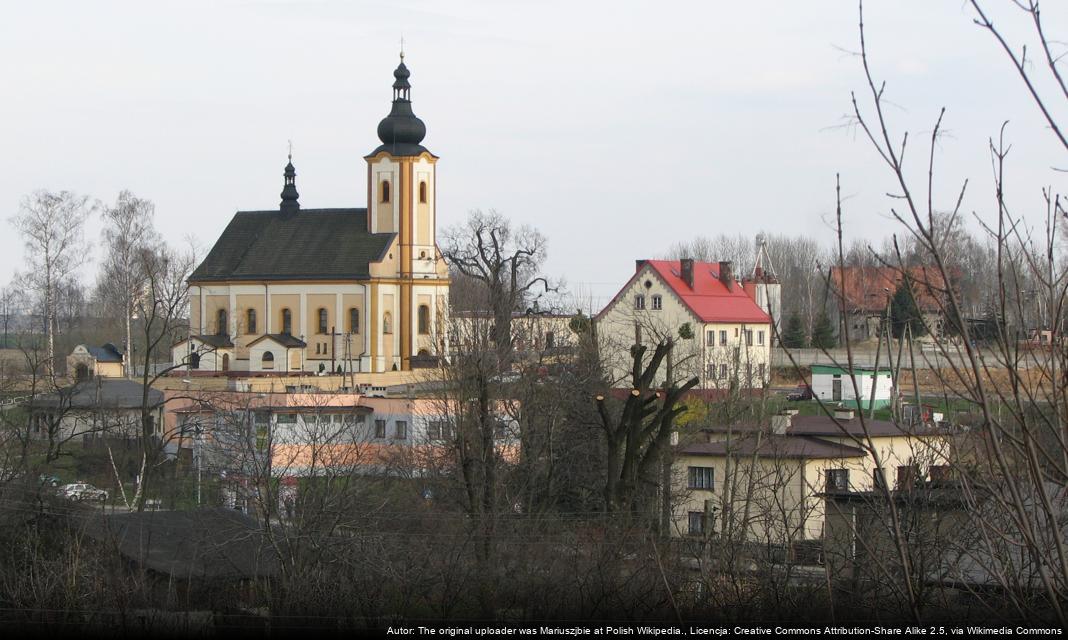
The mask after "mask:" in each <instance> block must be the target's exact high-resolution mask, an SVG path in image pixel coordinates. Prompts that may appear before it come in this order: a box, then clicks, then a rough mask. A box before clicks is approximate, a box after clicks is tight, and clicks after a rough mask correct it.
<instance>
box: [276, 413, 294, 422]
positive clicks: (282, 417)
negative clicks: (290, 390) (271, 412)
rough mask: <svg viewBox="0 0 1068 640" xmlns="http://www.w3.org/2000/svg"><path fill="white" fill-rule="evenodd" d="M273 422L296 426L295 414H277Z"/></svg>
mask: <svg viewBox="0 0 1068 640" xmlns="http://www.w3.org/2000/svg"><path fill="white" fill-rule="evenodd" d="M275 422H277V423H278V424H297V414H295V413H279V414H278V416H277V417H276V418H275Z"/></svg>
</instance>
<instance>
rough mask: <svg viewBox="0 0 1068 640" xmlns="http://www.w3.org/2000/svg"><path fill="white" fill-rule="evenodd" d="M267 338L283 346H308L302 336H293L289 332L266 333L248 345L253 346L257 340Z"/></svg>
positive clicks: (297, 347)
mask: <svg viewBox="0 0 1068 640" xmlns="http://www.w3.org/2000/svg"><path fill="white" fill-rule="evenodd" d="M267 339H270V340H274V341H275V342H277V343H278V344H280V345H282V346H283V347H290V348H292V349H303V348H304V347H306V346H308V343H307V342H304V341H303V340H301V339H300V338H297V337H295V336H292V335H290V334H288V333H265V334H263V335H262V336H260V337H258V338H256V339H255V340H253V341H252V342H250V343H248V346H250V347H251V346H252V345H254V344H256V343H257V342H260V341H261V340H267Z"/></svg>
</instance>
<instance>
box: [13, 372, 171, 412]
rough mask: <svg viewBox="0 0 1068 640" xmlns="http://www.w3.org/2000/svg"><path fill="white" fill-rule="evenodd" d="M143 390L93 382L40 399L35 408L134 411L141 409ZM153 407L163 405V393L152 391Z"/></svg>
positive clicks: (114, 381)
mask: <svg viewBox="0 0 1068 640" xmlns="http://www.w3.org/2000/svg"><path fill="white" fill-rule="evenodd" d="M143 393H144V386H142V385H141V383H139V382H134V381H133V380H126V379H125V378H93V379H91V380H86V381H85V382H79V383H78V384H75V385H72V386H70V387H64V388H62V389H59V390H58V391H56V392H54V393H49V394H46V395H42V396H38V397H37V398H36V399H35V400H34V401H33V404H34V406H35V407H41V408H47V407H60V408H67V407H69V408H71V409H134V408H137V407H140V406H141V400H142V395H143ZM148 402H149V404H150V406H153V407H155V406H158V405H161V404H163V393H162V392H161V391H159V390H158V389H152V388H149V390H148Z"/></svg>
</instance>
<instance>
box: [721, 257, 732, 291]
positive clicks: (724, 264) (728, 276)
mask: <svg viewBox="0 0 1068 640" xmlns="http://www.w3.org/2000/svg"><path fill="white" fill-rule="evenodd" d="M719 281H720V282H722V283H723V286H725V287H727V291H733V290H734V273H733V269H732V268H731V262H730V260H721V261H720V263H719Z"/></svg>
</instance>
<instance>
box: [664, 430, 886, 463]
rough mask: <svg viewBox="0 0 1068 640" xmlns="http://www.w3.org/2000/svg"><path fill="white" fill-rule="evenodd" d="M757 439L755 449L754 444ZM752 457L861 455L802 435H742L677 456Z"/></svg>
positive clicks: (687, 449) (703, 444)
mask: <svg viewBox="0 0 1068 640" xmlns="http://www.w3.org/2000/svg"><path fill="white" fill-rule="evenodd" d="M758 440H759V446H758V445H757V442H758ZM728 451H729V452H730V453H731V455H740V456H745V455H753V454H754V453H756V454H758V455H761V456H767V457H774V458H806V459H807V458H861V457H864V455H865V453H864V452H863V451H861V450H860V449H857V448H855V447H847V446H845V445H840V444H835V443H833V442H826V441H824V440H820V439H818V438H806V437H804V436H778V435H771V434H764V435H762V436H761V437H760V438H759V439H758V438H756V437H755V436H746V437H742V438H740V439H738V440H731V442H729V443H728V442H698V443H696V444H691V445H689V446H687V447H684V448H683V449H682V450H681V451H680V453H682V454H684V455H691V456H723V455H726V454H727V452H728Z"/></svg>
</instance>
